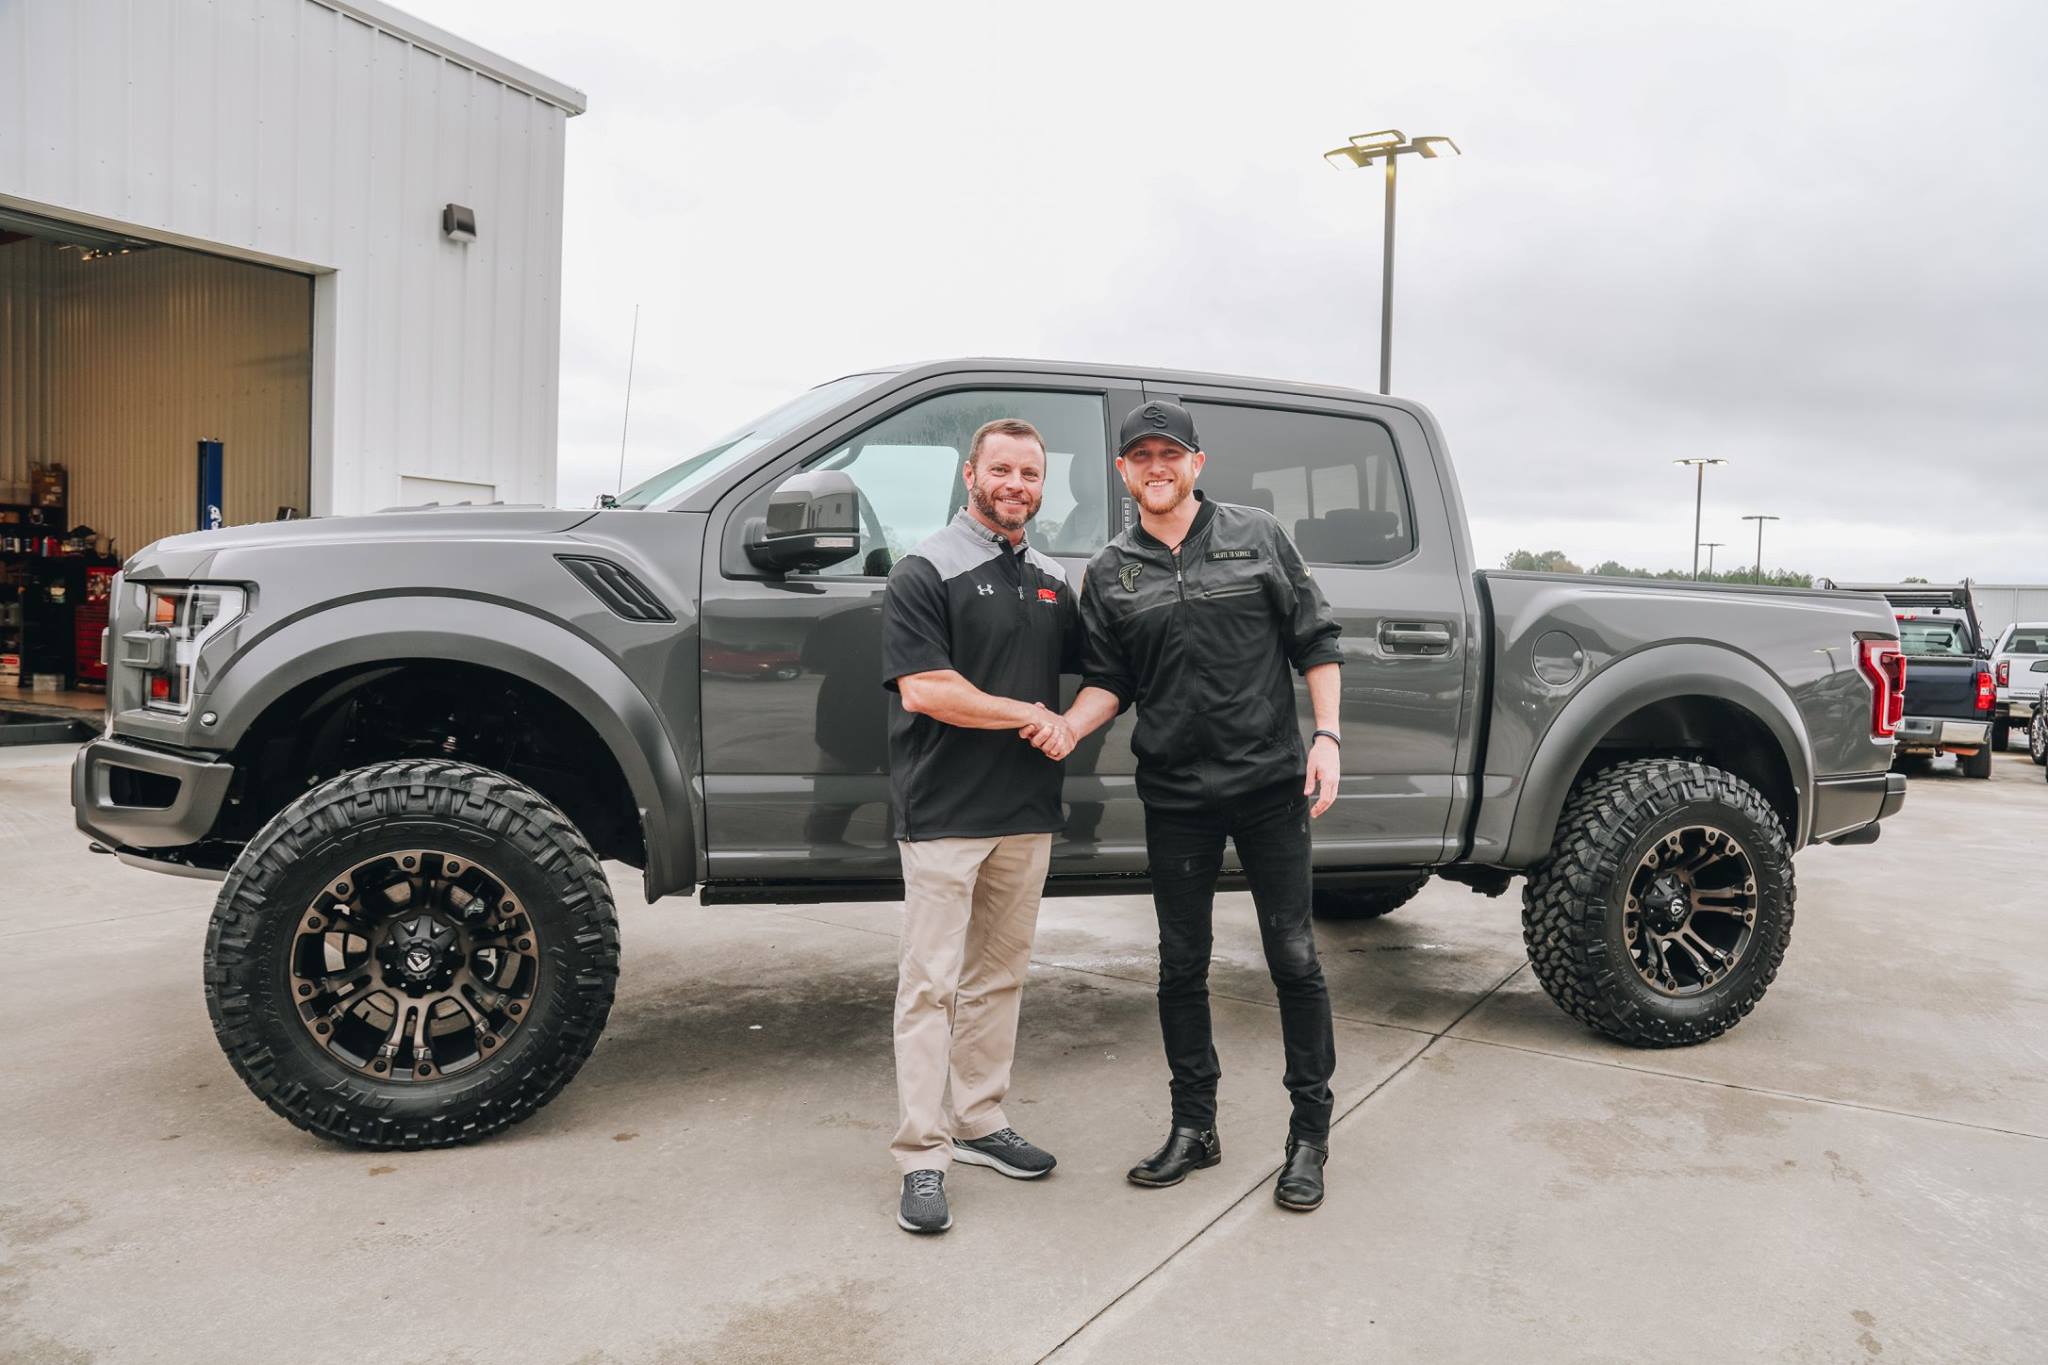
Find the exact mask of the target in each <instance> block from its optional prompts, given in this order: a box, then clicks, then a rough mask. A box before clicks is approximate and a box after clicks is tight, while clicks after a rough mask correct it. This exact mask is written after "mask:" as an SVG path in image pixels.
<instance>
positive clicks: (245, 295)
mask: <svg viewBox="0 0 2048 1365" xmlns="http://www.w3.org/2000/svg"><path fill="white" fill-rule="evenodd" d="M312 338H313V281H312V279H311V277H309V276H306V275H301V274H296V273H294V272H291V271H287V270H277V269H272V268H270V267H267V266H260V265H252V264H249V263H247V262H243V261H236V260H229V259H226V258H224V257H219V256H211V255H207V254H205V253H203V252H198V251H189V250H185V249H183V248H180V247H172V246H165V245H162V244H158V243H153V242H148V241H144V240H140V239H135V238H128V237H123V236H119V235H116V234H112V233H109V232H105V231H102V230H100V229H97V228H86V227H81V226H78V225H74V224H67V223H64V222H61V221H58V220H55V219H50V218H42V217H37V216H33V215H29V214H24V213H17V212H13V211H11V210H4V209H0V707H8V708H12V709H16V710H33V711H37V712H43V713H61V712H64V711H72V712H81V711H83V712H93V711H97V710H99V709H100V708H101V706H102V704H103V697H104V693H103V691H101V688H102V687H103V684H104V679H105V673H104V670H103V669H102V668H101V666H100V664H99V632H100V627H101V626H103V625H104V624H105V619H106V613H105V608H106V603H105V593H106V585H107V583H108V582H109V581H110V580H111V578H112V576H113V572H114V570H115V569H116V568H118V567H119V564H120V558H121V557H122V556H125V555H128V554H131V553H133V552H134V551H136V550H139V549H141V548H142V547H143V546H144V545H147V544H148V543H149V542H151V541H153V540H157V539H160V538H161V537H163V536H167V535H173V534H176V533H177V532H180V531H193V530H199V529H202V528H203V527H204V526H206V525H208V524H213V523H214V521H215V519H216V518H217V519H218V524H221V525H229V526H233V525H238V524H243V523H248V522H257V521H270V520H273V519H276V518H279V517H291V516H303V515H305V514H306V511H307V504H308V498H309V488H310V483H311V440H312V435H311V433H312V411H311V404H312V391H313V383H312V376H313V342H312ZM215 441H217V442H219V447H218V454H217V477H216V479H215V482H214V483H213V484H212V485H211V486H210V489H209V490H208V491H206V492H203V491H202V479H203V478H204V477H205V475H204V473H203V471H202V456H201V442H215Z"/></svg>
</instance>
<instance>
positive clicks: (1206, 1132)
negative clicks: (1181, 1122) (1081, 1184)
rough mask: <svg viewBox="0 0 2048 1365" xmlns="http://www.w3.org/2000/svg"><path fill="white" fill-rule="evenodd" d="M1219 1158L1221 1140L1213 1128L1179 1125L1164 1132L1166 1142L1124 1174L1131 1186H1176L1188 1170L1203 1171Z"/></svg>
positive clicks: (1219, 1159)
mask: <svg viewBox="0 0 2048 1365" xmlns="http://www.w3.org/2000/svg"><path fill="white" fill-rule="evenodd" d="M1221 1160H1223V1140H1222V1139H1221V1138H1219V1137H1217V1136H1216V1130H1215V1129H1214V1128H1181V1127H1175V1128H1174V1130H1173V1131H1172V1132H1170V1133H1168V1134H1167V1135H1166V1145H1165V1146H1164V1147H1161V1148H1160V1149H1159V1150H1158V1151H1156V1152H1154V1153H1153V1154H1152V1155H1150V1156H1148V1157H1146V1158H1145V1159H1144V1160H1143V1161H1141V1162H1139V1163H1138V1164H1137V1165H1135V1166H1133V1167H1131V1169H1130V1170H1129V1171H1128V1172H1126V1173H1125V1176H1124V1178H1125V1179H1126V1180H1129V1181H1130V1182H1131V1183H1132V1184H1133V1185H1148V1186H1151V1187H1153V1188H1155V1189H1156V1188H1159V1187H1161V1186H1165V1185H1178V1184H1180V1182H1181V1181H1183V1180H1186V1179H1187V1178H1188V1172H1189V1171H1200V1170H1206V1169H1207V1168H1209V1167H1211V1166H1214V1165H1215V1164H1216V1163H1217V1162H1219V1161H1221Z"/></svg>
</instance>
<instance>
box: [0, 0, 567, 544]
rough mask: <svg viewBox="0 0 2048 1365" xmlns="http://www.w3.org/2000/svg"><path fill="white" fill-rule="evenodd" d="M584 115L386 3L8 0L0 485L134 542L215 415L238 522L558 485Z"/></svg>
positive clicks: (211, 429)
mask: <svg viewBox="0 0 2048 1365" xmlns="http://www.w3.org/2000/svg"><path fill="white" fill-rule="evenodd" d="M583 108H584V97H583V96H582V94H581V93H579V92H578V91H576V90H573V89H571V88H569V87H568V86H565V85H562V84H560V83H559V82H556V81H554V80H551V79H549V78H548V77H546V76H543V75H540V74H539V73H537V72H534V71H531V70H529V69H527V68H525V67H523V66H520V65H518V64H516V63H514V62H510V61H507V60H505V59H504V58H502V57H499V56H496V55H494V54H492V53H490V52H486V51H484V50H483V49H481V48H478V47H476V46H475V45H473V44H471V43H468V42H465V41H464V40H462V39H461V38H458V37H456V36H454V35H452V34H449V33H445V32H443V31H441V30H439V29H437V28H434V27H432V26H431V25H428V24H425V23H422V22H420V21H419V20H417V19H414V18H412V17H411V16H409V15H406V14H404V13H402V12H400V11H398V10H395V9H392V8H391V7H389V6H387V5H384V4H381V3H378V2H377V0H148V3H133V2H132V0H0V504H8V503H20V502H26V501H27V500H28V498H27V492H26V490H27V487H28V484H29V480H30V469H31V467H32V466H48V465H56V464H61V465H63V466H64V467H65V470H66V472H67V475H68V481H69V499H70V502H69V507H68V509H67V513H66V515H67V517H68V519H69V521H70V522H72V523H74V524H79V523H82V524H85V525H89V526H91V527H92V528H94V529H95V530H96V531H98V532H99V533H100V534H101V536H102V537H103V538H104V537H108V536H111V537H113V538H114V539H115V540H116V542H117V543H118V545H119V548H120V551H121V553H123V554H125V553H129V552H132V551H134V550H136V549H139V548H140V547H141V546H142V545H143V544H145V543H146V542H148V541H149V540H152V539H155V538H156V537H158V536H162V535H165V534H168V533H170V532H174V531H181V530H191V529H194V528H195V515H196V513H195V508H196V473H195V468H196V460H197V458H198V457H197V449H198V444H197V443H198V442H199V441H200V440H202V439H207V438H213V439H218V440H220V441H221V442H222V443H223V446H224V451H223V457H222V464H223V467H224V479H223V482H224V485H225V494H226V497H225V503H224V506H223V511H224V514H225V519H226V520H227V521H228V522H231V523H232V522H241V521H255V520H265V519H269V518H271V517H274V516H277V515H280V512H281V509H291V511H292V512H293V513H294V514H300V515H306V514H310V515H322V514H328V513H348V512H359V511H370V510H375V509H377V508H381V507H386V506H391V505H394V504H401V503H415V502H426V501H435V500H440V501H461V500H464V499H473V500H477V501H490V500H493V499H502V500H505V501H512V502H521V501H526V502H531V501H547V500H550V499H551V498H552V497H553V494H554V487H555V441H556V404H557V376H558V373H559V355H560V333H561V297H560V279H561V252H562V166H563V144H564V132H565V124H566V121H567V120H568V119H569V118H570V117H571V116H573V115H575V114H578V113H580V112H582V110H583ZM451 205H454V206H459V209H467V210H469V212H470V214H471V215H473V220H474V238H473V240H465V239H464V238H463V236H462V234H461V232H460V228H461V225H462V222H461V218H460V212H459V209H458V210H451V213H453V214H454V217H453V218H447V217H444V210H445V209H448V206H451ZM448 228H454V229H456V231H454V232H451V231H448V230H446V229H448Z"/></svg>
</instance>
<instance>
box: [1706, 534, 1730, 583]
mask: <svg viewBox="0 0 2048 1365" xmlns="http://www.w3.org/2000/svg"><path fill="white" fill-rule="evenodd" d="M1727 543H1728V542H1727V541H1725V540H1703V541H1701V542H1700V549H1702V550H1705V551H1706V552H1707V577H1709V578H1712V577H1713V576H1714V551H1716V550H1718V549H1720V548H1721V547H1722V546H1723V545H1726V544H1727Z"/></svg>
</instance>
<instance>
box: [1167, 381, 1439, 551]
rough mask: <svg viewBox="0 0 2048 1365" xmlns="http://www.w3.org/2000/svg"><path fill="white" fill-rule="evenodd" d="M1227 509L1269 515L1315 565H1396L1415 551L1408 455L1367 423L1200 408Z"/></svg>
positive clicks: (1205, 481) (1195, 406)
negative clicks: (1405, 474) (1243, 507)
mask: <svg viewBox="0 0 2048 1365" xmlns="http://www.w3.org/2000/svg"><path fill="white" fill-rule="evenodd" d="M1187 408H1188V411H1189V412H1191V413H1193V414H1194V418H1195V428H1196V430H1197V431H1199V432H1200V433H1201V437H1202V451H1203V453H1204V454H1205V455H1207V456H1208V464H1207V466H1206V467H1205V468H1204V469H1203V471H1202V488H1203V489H1204V490H1205V491H1206V492H1207V493H1208V495H1209V496H1210V497H1212V498H1215V499H1217V500H1218V501H1219V502H1236V503H1246V504H1249V505H1250V506H1253V507H1263V508H1265V509H1266V510H1267V511H1268V512H1271V513H1272V514H1273V515H1274V516H1275V517H1278V518H1279V520H1280V525H1281V526H1282V527H1283V528H1285V529H1286V531H1287V533H1288V534H1289V535H1291V536H1293V537H1294V543H1295V545H1296V547H1297V548H1299V549H1300V551H1301V553H1302V557H1303V558H1304V559H1306V560H1308V561H1309V562H1310V563H1311V564H1387V563H1391V562H1392V561H1394V560H1397V559H1399V558H1401V557H1402V556H1403V555H1406V554H1407V553H1409V552H1410V551H1411V550H1413V549H1414V548H1415V522H1414V516H1413V514H1412V512H1411V511H1410V508H1409V504H1408V485H1407V482H1406V480H1405V479H1403V478H1402V475H1401V460H1400V456H1399V455H1398V454H1397V453H1396V451H1395V450H1394V441H1393V438H1392V437H1391V436H1389V435H1388V434H1387V429H1386V428H1385V427H1383V426H1381V425H1380V424H1379V423H1377V422H1374V421H1370V420H1368V419H1366V418H1361V417H1338V416H1334V415H1331V414H1329V413H1320V412H1291V411H1286V410H1283V409H1278V408H1252V407H1240V406H1238V405H1236V404H1231V403H1200V402H1191V403H1189V404H1188V405H1187Z"/></svg>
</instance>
